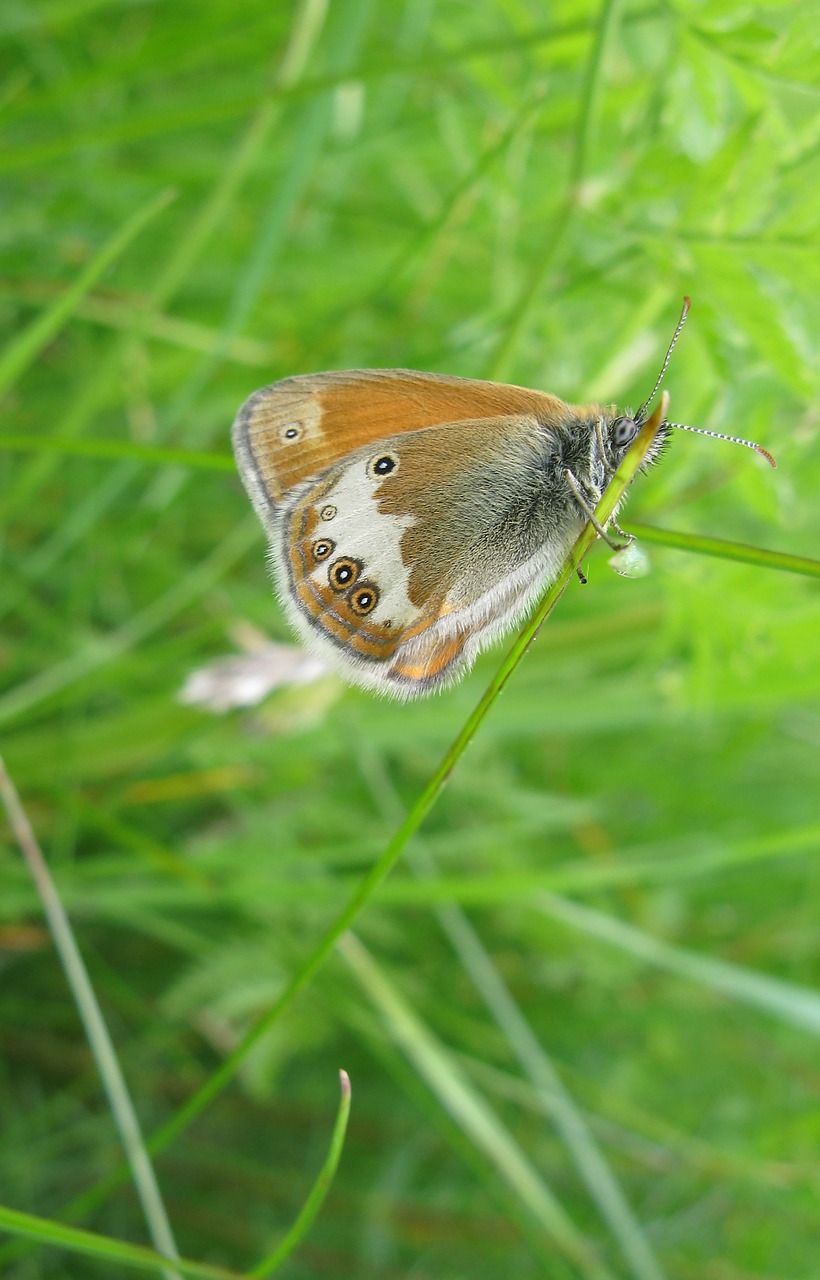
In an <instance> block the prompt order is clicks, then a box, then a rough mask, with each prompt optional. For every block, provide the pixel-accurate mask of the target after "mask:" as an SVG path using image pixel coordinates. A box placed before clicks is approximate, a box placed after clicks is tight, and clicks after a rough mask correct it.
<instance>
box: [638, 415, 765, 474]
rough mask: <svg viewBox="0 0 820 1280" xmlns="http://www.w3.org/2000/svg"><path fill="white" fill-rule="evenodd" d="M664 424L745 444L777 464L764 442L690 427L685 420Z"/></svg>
mask: <svg viewBox="0 0 820 1280" xmlns="http://www.w3.org/2000/svg"><path fill="white" fill-rule="evenodd" d="M663 425H664V426H665V427H676V428H677V430H678V431H694V433H695V435H698V436H713V437H714V439H715V440H728V441H729V442H730V443H731V444H744V445H745V446H746V448H747V449H754V450H755V452H756V453H761V454H762V455H763V457H764V458H765V459H766V461H767V462H769V463H771V465H772V466H773V467H776V466H777V463H776V462H775V460H774V458H773V457H772V455H771V454H770V453H769V450H768V449H764V448H763V445H762V444H755V442H754V440H741V438H740V436H725V435H723V434H722V433H721V432H720V431H706V430H705V428H704V427H690V426H688V425H687V424H686V423H685V422H665V423H664V424H663Z"/></svg>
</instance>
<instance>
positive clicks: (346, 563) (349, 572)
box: [327, 556, 362, 591]
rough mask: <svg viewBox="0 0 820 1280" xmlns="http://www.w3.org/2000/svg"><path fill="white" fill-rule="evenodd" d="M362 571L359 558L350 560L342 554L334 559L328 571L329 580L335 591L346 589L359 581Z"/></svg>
mask: <svg viewBox="0 0 820 1280" xmlns="http://www.w3.org/2000/svg"><path fill="white" fill-rule="evenodd" d="M361 571H362V566H361V565H360V564H359V561H358V560H349V559H348V558H347V557H346V556H342V557H341V558H340V559H338V560H334V561H333V564H332V565H331V566H330V568H329V569H328V571H327V580H328V582H329V583H330V585H331V586H332V588H333V590H334V591H346V590H347V588H348V587H352V586H353V583H354V582H357V581H358V578H359V574H360V573H361Z"/></svg>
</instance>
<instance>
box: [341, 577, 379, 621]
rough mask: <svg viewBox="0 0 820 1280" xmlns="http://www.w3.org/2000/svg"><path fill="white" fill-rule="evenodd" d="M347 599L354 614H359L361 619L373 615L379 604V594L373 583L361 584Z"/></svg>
mask: <svg viewBox="0 0 820 1280" xmlns="http://www.w3.org/2000/svg"><path fill="white" fill-rule="evenodd" d="M347 598H348V600H349V601H350V607H351V609H352V610H353V612H354V613H358V615H359V617H361V618H363V617H364V616H365V614H367V613H372V612H373V610H374V609H375V608H376V605H377V604H378V603H379V593H378V591H377V590H376V588H375V587H374V585H373V583H372V582H361V583H360V584H359V586H358V587H356V589H355V591H351V592H350V595H349V596H348V597H347Z"/></svg>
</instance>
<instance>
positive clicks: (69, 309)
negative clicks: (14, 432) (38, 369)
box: [0, 191, 174, 397]
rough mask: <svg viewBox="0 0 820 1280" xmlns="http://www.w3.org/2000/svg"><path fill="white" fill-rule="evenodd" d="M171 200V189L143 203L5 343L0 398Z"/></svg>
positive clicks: (0, 369)
mask: <svg viewBox="0 0 820 1280" xmlns="http://www.w3.org/2000/svg"><path fill="white" fill-rule="evenodd" d="M173 199H174V192H172V191H163V192H161V193H160V195H158V196H154V197H153V199H151V200H149V201H148V203H147V204H146V205H143V207H142V208H141V209H139V210H138V211H137V213H135V214H134V215H133V217H131V218H129V219H128V221H127V222H125V223H124V224H123V226H122V227H120V229H119V231H117V232H116V233H115V234H114V235H113V236H112V237H111V239H110V240H109V241H108V243H107V244H106V245H104V246H103V248H102V249H100V250H99V252H98V253H96V254H95V255H94V257H93V258H92V259H91V261H90V262H89V264H88V266H87V267H86V268H85V270H84V271H81V272H80V274H79V276H78V277H77V279H76V280H75V282H74V284H73V285H72V286H71V287H70V288H69V289H67V290H66V291H65V293H63V294H61V296H60V297H59V298H57V300H56V301H55V302H53V303H52V304H51V306H50V307H48V308H47V309H46V310H45V311H44V312H43V313H42V314H41V315H39V316H38V317H37V319H36V320H33V321H32V323H31V324H30V325H29V326H28V327H27V328H26V329H24V330H23V332H22V333H21V334H19V335H18V336H17V337H16V338H15V339H14V341H13V342H11V343H9V345H8V346H7V347H6V349H5V351H4V352H3V354H2V356H0V397H2V396H4V395H5V394H6V392H7V391H9V389H10V388H11V387H13V386H14V384H15V382H17V381H18V379H19V378H21V377H22V375H23V374H24V373H25V372H26V370H27V369H28V367H29V366H30V365H31V364H33V362H34V361H35V360H36V359H37V356H38V355H39V354H40V352H41V351H42V350H43V348H44V347H45V346H46V345H47V344H48V343H49V342H51V341H52V340H53V339H54V338H55V337H56V335H57V334H58V333H59V332H60V330H61V329H62V328H63V326H64V325H65V324H66V323H67V322H68V321H69V320H70V319H71V317H72V315H73V314H74V312H75V311H76V309H77V307H78V306H79V304H80V302H81V301H82V299H83V298H84V297H85V295H86V294H87V293H88V292H89V291H90V290H91V289H93V288H94V285H95V284H96V283H97V281H98V280H99V279H100V278H101V277H102V276H103V275H105V273H106V271H107V270H108V268H109V267H110V266H111V265H112V263H114V262H116V260H117V258H119V257H120V256H121V254H123V253H124V252H125V250H126V249H127V248H128V246H129V245H130V244H131V242H132V241H133V240H135V239H136V237H137V236H138V235H139V234H140V232H141V231H143V230H144V228H145V227H146V226H147V225H148V223H149V222H151V221H152V219H154V218H156V217H157V215H158V214H160V213H162V211H163V209H165V208H167V206H168V205H169V204H170V202H171V200H173Z"/></svg>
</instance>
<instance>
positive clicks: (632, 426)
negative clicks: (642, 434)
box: [610, 417, 638, 449]
mask: <svg viewBox="0 0 820 1280" xmlns="http://www.w3.org/2000/svg"><path fill="white" fill-rule="evenodd" d="M610 430H611V432H612V442H613V444H615V445H617V447H618V448H619V449H620V448H623V446H624V445H625V444H629V443H630V442H631V441H632V440H634V439H635V436H636V435H637V434H638V424H637V422H636V421H635V419H634V418H627V417H623V418H616V419H615V421H614V422H613V424H612V427H611V428H610Z"/></svg>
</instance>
